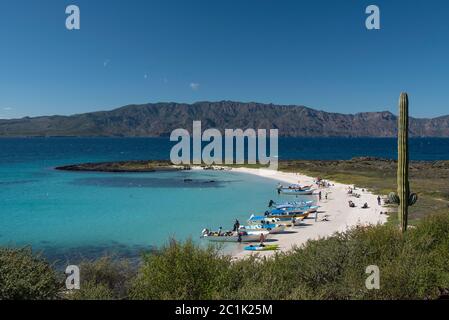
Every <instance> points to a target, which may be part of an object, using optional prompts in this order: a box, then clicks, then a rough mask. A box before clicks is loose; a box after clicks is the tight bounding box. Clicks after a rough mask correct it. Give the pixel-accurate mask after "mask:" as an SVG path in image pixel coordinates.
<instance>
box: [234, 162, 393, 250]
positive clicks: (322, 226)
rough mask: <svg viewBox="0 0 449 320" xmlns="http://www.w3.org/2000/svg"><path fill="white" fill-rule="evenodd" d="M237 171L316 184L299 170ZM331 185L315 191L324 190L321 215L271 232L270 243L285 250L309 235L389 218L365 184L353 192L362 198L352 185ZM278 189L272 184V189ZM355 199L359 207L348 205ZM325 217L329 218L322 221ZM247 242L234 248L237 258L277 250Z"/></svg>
mask: <svg viewBox="0 0 449 320" xmlns="http://www.w3.org/2000/svg"><path fill="white" fill-rule="evenodd" d="M232 170H233V171H235V172H244V173H250V174H256V175H259V176H262V177H266V178H272V179H275V180H278V181H282V182H284V183H285V184H293V183H298V181H299V183H300V184H302V185H309V184H313V182H314V178H312V177H308V176H305V175H301V174H297V173H286V172H280V171H274V170H268V169H249V168H234V169H232ZM330 183H331V187H329V188H320V189H317V190H316V192H318V191H321V194H322V200H321V201H318V196H316V199H317V205H319V206H320V209H319V210H318V217H317V218H318V219H317V221H315V214H312V215H311V216H310V217H309V218H308V219H305V220H304V221H303V224H302V225H301V226H297V227H292V228H287V229H286V231H287V232H286V233H283V234H273V235H270V239H273V240H272V242H270V243H271V244H279V248H280V250H282V251H288V250H290V249H291V248H292V247H293V246H300V245H302V244H304V243H305V242H307V240H310V239H318V238H323V237H327V236H330V235H332V234H334V233H335V232H339V231H345V230H347V229H348V228H351V227H354V226H356V225H376V224H382V223H385V222H386V221H387V215H385V214H380V212H381V211H382V212H385V211H387V208H384V207H382V206H379V205H378V204H377V196H378V195H374V194H372V193H370V192H368V191H367V190H365V191H364V192H362V189H363V187H362V188H359V186H357V190H355V191H354V193H358V194H360V195H361V197H360V198H355V197H353V196H351V195H349V194H348V188H349V185H345V184H341V183H334V182H332V181H330ZM351 187H353V186H351ZM274 192H276V191H275V189H274V186H273V193H274ZM326 193H328V199H327V200H326V199H325V195H326ZM284 198H285V200H289V199H290V198H291V200H295V199H296V197H294V196H285V197H284ZM349 200H352V201H353V202H354V203H355V204H356V208H349V205H348V201H349ZM365 202H366V203H368V206H369V208H368V209H362V208H361V207H362V206H363V204H364V203H365ZM323 218H326V219H327V220H328V221H322V219H323ZM246 245H247V244H240V245H238V247H237V248H236V250H235V252H233V256H234V257H235V258H237V259H238V258H243V257H245V256H248V255H251V254H256V255H261V256H262V255H264V256H269V255H272V254H274V251H261V252H256V253H255V252H252V251H246V250H243V247H244V246H246Z"/></svg>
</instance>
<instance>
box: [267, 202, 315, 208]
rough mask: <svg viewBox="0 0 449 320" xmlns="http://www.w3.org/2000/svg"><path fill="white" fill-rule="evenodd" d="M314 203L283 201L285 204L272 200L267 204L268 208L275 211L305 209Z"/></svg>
mask: <svg viewBox="0 0 449 320" xmlns="http://www.w3.org/2000/svg"><path fill="white" fill-rule="evenodd" d="M313 205H314V201H313V200H309V201H285V202H275V201H273V200H270V202H269V203H268V207H269V208H273V207H274V208H276V209H282V208H298V207H305V206H313Z"/></svg>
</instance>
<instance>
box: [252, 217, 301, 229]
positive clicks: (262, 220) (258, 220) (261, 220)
mask: <svg viewBox="0 0 449 320" xmlns="http://www.w3.org/2000/svg"><path fill="white" fill-rule="evenodd" d="M302 220H303V217H298V218H292V217H289V218H268V217H267V216H255V215H251V217H249V220H248V224H249V225H258V224H277V225H283V226H286V227H292V226H299V225H300V224H301V221H302Z"/></svg>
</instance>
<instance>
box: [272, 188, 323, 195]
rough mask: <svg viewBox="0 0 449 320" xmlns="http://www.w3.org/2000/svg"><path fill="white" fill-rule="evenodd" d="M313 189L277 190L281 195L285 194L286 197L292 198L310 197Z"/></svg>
mask: <svg viewBox="0 0 449 320" xmlns="http://www.w3.org/2000/svg"><path fill="white" fill-rule="evenodd" d="M314 191H315V189H304V190H300V189H288V188H281V189H278V193H281V194H287V195H293V196H308V195H312V194H313V192H314Z"/></svg>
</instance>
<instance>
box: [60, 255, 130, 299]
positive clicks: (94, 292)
mask: <svg viewBox="0 0 449 320" xmlns="http://www.w3.org/2000/svg"><path fill="white" fill-rule="evenodd" d="M79 267H80V280H81V283H80V287H81V288H80V290H76V291H74V292H73V293H72V294H71V295H69V296H68V297H69V298H71V299H77V300H110V299H124V298H126V297H127V296H128V290H129V287H130V282H131V279H132V278H133V277H134V276H135V272H134V270H133V268H132V267H131V265H130V263H129V262H128V261H126V260H117V259H114V258H112V257H103V258H100V259H98V260H95V261H84V262H82V263H80V266H79Z"/></svg>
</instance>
